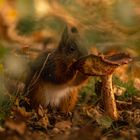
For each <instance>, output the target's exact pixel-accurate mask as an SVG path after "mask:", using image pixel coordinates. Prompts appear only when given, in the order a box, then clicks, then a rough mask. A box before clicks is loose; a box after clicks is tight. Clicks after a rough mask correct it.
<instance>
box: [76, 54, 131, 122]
mask: <svg viewBox="0 0 140 140" xmlns="http://www.w3.org/2000/svg"><path fill="white" fill-rule="evenodd" d="M131 60H132V59H131V57H130V56H129V55H128V54H125V53H118V54H113V55H110V56H103V55H94V54H90V55H88V56H86V57H83V58H81V59H79V60H78V61H77V62H76V63H75V64H74V67H75V68H76V69H77V70H79V71H80V72H82V73H83V74H85V75H88V76H100V77H101V80H102V87H101V95H102V99H103V102H104V108H105V111H106V113H107V115H109V116H110V117H111V118H112V119H113V120H118V112H117V107H116V102H115V96H114V91H113V87H112V75H113V72H114V71H115V69H116V68H118V67H119V66H121V65H123V64H127V63H129V62H130V61H131Z"/></svg>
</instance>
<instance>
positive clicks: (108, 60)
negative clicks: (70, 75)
mask: <svg viewBox="0 0 140 140" xmlns="http://www.w3.org/2000/svg"><path fill="white" fill-rule="evenodd" d="M130 61H132V58H131V57H130V56H129V55H128V54H125V53H118V54H113V55H110V56H103V55H94V54H90V55H88V56H85V57H82V58H81V59H79V60H78V61H76V62H75V63H74V64H73V66H74V68H76V69H77V70H79V71H80V72H82V73H84V74H85V75H88V76H105V75H110V74H112V73H113V72H114V70H115V69H116V68H117V67H119V66H120V65H123V64H127V63H129V62H130Z"/></svg>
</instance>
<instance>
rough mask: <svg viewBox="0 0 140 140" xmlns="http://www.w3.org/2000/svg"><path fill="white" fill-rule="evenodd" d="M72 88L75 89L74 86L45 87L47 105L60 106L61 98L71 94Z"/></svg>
mask: <svg viewBox="0 0 140 140" xmlns="http://www.w3.org/2000/svg"><path fill="white" fill-rule="evenodd" d="M71 90H73V88H72V87H63V86H62V87H56V86H54V87H53V86H52V87H46V89H45V91H44V92H45V98H46V101H45V106H47V105H49V104H50V105H51V106H58V105H59V103H60V101H61V99H62V98H64V97H67V96H69V94H70V92H71Z"/></svg>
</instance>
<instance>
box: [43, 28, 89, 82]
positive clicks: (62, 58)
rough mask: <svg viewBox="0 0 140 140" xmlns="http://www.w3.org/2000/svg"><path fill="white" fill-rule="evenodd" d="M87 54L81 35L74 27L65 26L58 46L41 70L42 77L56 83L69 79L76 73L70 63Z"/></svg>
mask: <svg viewBox="0 0 140 140" xmlns="http://www.w3.org/2000/svg"><path fill="white" fill-rule="evenodd" d="M86 55H88V53H87V50H86V47H85V46H84V44H83V39H82V36H81V35H80V33H79V31H78V29H77V28H75V27H70V28H68V27H67V28H65V30H64V32H63V33H62V36H61V40H60V43H59V44H58V47H57V48H56V49H55V50H54V51H53V52H52V53H51V55H50V57H49V60H48V62H47V65H46V66H45V69H44V70H43V73H42V75H43V76H42V77H43V79H46V80H49V81H51V82H53V83H56V84H62V83H65V82H67V81H70V80H71V79H72V78H73V77H74V75H75V74H76V70H75V69H72V67H71V66H72V64H73V63H74V62H76V61H77V60H78V59H80V58H81V57H83V56H86Z"/></svg>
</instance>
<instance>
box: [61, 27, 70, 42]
mask: <svg viewBox="0 0 140 140" xmlns="http://www.w3.org/2000/svg"><path fill="white" fill-rule="evenodd" d="M68 38H69V31H68V27H67V26H66V27H65V29H64V31H63V33H62V36H61V40H60V44H61V45H62V44H65V42H66V41H67V39H68Z"/></svg>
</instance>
